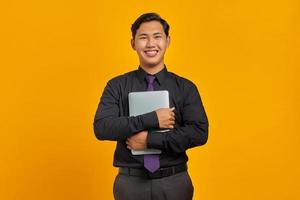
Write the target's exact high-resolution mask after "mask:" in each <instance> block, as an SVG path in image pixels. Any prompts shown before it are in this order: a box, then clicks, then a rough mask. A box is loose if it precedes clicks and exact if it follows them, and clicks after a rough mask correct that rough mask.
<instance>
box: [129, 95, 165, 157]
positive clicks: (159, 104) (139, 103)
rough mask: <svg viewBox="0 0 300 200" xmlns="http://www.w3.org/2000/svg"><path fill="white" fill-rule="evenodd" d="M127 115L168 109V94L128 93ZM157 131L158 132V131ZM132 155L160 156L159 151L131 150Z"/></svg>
mask: <svg viewBox="0 0 300 200" xmlns="http://www.w3.org/2000/svg"><path fill="white" fill-rule="evenodd" d="M128 101H129V115H130V116H138V115H142V114H145V113H149V112H152V111H154V110H157V109H159V108H169V92H168V91H167V90H160V91H145V92H130V93H129V94H128ZM158 131H159V130H158ZM161 131H166V130H161ZM131 153H132V154H133V155H144V154H161V150H159V149H145V150H131Z"/></svg>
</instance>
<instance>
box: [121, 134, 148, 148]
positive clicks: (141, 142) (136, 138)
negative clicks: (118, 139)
mask: <svg viewBox="0 0 300 200" xmlns="http://www.w3.org/2000/svg"><path fill="white" fill-rule="evenodd" d="M147 135H148V131H141V132H139V133H136V134H135V135H133V136H131V137H129V138H127V141H126V144H127V148H128V149H130V150H131V149H132V150H144V149H146V148H147Z"/></svg>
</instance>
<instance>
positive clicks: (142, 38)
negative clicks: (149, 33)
mask: <svg viewBox="0 0 300 200" xmlns="http://www.w3.org/2000/svg"><path fill="white" fill-rule="evenodd" d="M139 39H140V40H145V39H147V38H146V37H139Z"/></svg>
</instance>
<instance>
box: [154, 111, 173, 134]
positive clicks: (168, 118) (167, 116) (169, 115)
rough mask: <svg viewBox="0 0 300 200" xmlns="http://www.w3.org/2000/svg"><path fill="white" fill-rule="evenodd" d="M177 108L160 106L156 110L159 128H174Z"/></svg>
mask: <svg viewBox="0 0 300 200" xmlns="http://www.w3.org/2000/svg"><path fill="white" fill-rule="evenodd" d="M174 110H175V108H174V107H173V108H160V109H158V110H156V114H157V118H158V122H159V128H161V129H163V128H174V124H175V113H174Z"/></svg>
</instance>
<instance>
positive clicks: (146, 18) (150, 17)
mask: <svg viewBox="0 0 300 200" xmlns="http://www.w3.org/2000/svg"><path fill="white" fill-rule="evenodd" d="M150 21H158V22H160V23H161V25H162V27H163V29H164V32H165V34H166V36H169V29H170V26H169V24H168V22H167V21H166V20H164V19H163V18H161V17H160V16H159V14H157V13H145V14H142V15H141V16H139V18H137V19H136V20H135V22H134V23H133V24H132V25H131V33H132V38H133V39H134V38H135V34H136V31H137V30H138V29H139V28H140V26H141V24H142V23H144V22H150Z"/></svg>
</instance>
